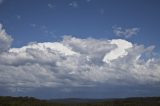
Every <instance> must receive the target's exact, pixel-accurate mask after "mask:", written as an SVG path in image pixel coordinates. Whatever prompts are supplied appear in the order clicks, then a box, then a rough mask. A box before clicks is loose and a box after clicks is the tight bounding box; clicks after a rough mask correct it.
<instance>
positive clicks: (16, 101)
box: [0, 96, 160, 106]
mask: <svg viewBox="0 0 160 106" xmlns="http://www.w3.org/2000/svg"><path fill="white" fill-rule="evenodd" d="M0 106H160V97H133V98H124V99H79V98H68V99H53V100H40V99H36V98H33V97H10V96H5V97H4V96H0Z"/></svg>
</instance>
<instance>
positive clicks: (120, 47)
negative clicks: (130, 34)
mask: <svg viewBox="0 0 160 106" xmlns="http://www.w3.org/2000/svg"><path fill="white" fill-rule="evenodd" d="M111 44H115V45H116V46H117V47H116V48H115V49H113V50H111V51H110V52H109V53H107V54H106V55H105V57H104V58H103V61H104V62H107V63H110V62H111V61H112V60H115V59H117V58H119V57H124V56H126V55H127V54H128V52H127V51H126V50H127V49H129V48H131V47H132V46H133V45H132V43H130V42H128V41H125V40H122V39H116V40H111Z"/></svg>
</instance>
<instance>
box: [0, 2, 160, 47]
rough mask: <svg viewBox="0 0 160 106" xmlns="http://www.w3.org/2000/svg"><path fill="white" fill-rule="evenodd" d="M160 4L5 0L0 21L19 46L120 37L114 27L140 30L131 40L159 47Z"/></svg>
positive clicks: (0, 13) (0, 9)
mask: <svg viewBox="0 0 160 106" xmlns="http://www.w3.org/2000/svg"><path fill="white" fill-rule="evenodd" d="M70 3H76V4H77V6H76V7H74V6H73V7H72V6H70V5H69V4H70ZM159 4H160V2H159V0H154V1H151V0H148V1H145V0H141V1H138V0H134V1H133V0H120V1H117V0H100V1H99V0H91V1H89V2H87V1H86V0H60V1H58V0H35V1H32V0H13V1H9V0H4V1H3V3H1V6H0V20H1V23H2V24H3V25H4V27H6V28H7V32H8V33H9V34H11V35H12V36H13V38H14V39H15V40H14V43H13V46H16V47H19V46H22V45H24V44H26V43H28V42H31V41H53V40H57V39H61V36H63V35H68V34H69V35H74V36H77V37H80V38H86V37H93V38H106V39H110V38H118V37H116V36H115V35H114V34H113V33H112V27H113V26H120V27H123V28H132V27H138V28H140V31H139V33H138V34H137V35H136V36H135V37H133V38H131V39H129V40H130V41H133V42H137V43H143V44H145V45H157V47H158V45H160V43H159V34H160V31H159V29H158V27H159V25H160V22H159V18H160V12H159V9H160V6H159ZM49 5H51V7H49ZM34 25H36V26H37V27H35V28H33V26H34ZM45 30H46V32H45ZM47 31H48V32H50V34H48V33H47ZM157 49H159V48H157Z"/></svg>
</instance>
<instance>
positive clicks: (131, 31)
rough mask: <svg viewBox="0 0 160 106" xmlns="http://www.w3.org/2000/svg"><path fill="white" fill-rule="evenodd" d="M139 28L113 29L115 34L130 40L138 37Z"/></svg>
mask: <svg viewBox="0 0 160 106" xmlns="http://www.w3.org/2000/svg"><path fill="white" fill-rule="evenodd" d="M139 30H140V29H139V28H136V27H135V28H126V29H124V28H122V27H113V33H114V34H115V35H117V36H121V37H125V38H130V37H132V36H134V35H137V33H138V32H139Z"/></svg>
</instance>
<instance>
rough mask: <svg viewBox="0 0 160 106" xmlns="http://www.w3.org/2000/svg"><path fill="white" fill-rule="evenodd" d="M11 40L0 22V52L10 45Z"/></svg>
mask: <svg viewBox="0 0 160 106" xmlns="http://www.w3.org/2000/svg"><path fill="white" fill-rule="evenodd" d="M12 40H13V39H12V38H11V36H9V35H8V34H7V33H6V32H5V30H4V29H3V27H2V24H0V53H1V52H3V51H6V50H7V49H8V48H9V47H10V45H11V42H12Z"/></svg>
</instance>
